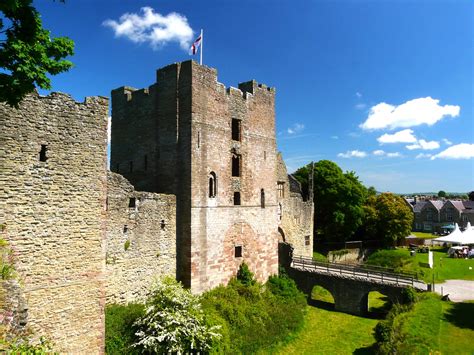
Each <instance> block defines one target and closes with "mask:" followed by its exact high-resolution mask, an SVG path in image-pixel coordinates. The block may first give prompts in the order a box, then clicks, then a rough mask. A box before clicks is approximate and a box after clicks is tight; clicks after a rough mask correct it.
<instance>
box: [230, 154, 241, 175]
mask: <svg viewBox="0 0 474 355" xmlns="http://www.w3.org/2000/svg"><path fill="white" fill-rule="evenodd" d="M232 176H237V177H239V176H240V155H237V154H233V155H232Z"/></svg>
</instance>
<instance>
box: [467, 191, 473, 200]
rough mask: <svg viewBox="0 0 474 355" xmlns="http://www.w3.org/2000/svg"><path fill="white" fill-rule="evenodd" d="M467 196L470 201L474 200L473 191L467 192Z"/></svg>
mask: <svg viewBox="0 0 474 355" xmlns="http://www.w3.org/2000/svg"><path fill="white" fill-rule="evenodd" d="M468 196H469V200H470V201H474V191H471V192H469V194H468Z"/></svg>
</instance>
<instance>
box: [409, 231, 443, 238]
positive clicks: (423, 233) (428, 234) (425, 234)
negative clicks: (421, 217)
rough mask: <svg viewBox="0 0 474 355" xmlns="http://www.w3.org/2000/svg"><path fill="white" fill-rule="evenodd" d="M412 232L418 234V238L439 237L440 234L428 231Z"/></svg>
mask: <svg viewBox="0 0 474 355" xmlns="http://www.w3.org/2000/svg"><path fill="white" fill-rule="evenodd" d="M411 234H413V235H415V236H417V237H418V238H423V239H432V238H438V236H436V235H433V234H431V233H426V232H411Z"/></svg>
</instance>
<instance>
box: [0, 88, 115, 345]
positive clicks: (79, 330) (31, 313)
mask: <svg viewBox="0 0 474 355" xmlns="http://www.w3.org/2000/svg"><path fill="white" fill-rule="evenodd" d="M107 113H108V100H107V99H106V98H101V97H89V98H86V100H85V102H84V103H78V102H75V101H74V100H73V99H72V98H71V97H70V96H68V95H65V94H60V93H53V94H51V95H49V96H47V97H41V96H39V95H38V94H36V93H34V94H31V95H29V96H28V97H26V98H25V99H24V100H23V101H22V103H21V104H20V107H19V109H12V108H10V107H8V106H6V105H3V104H2V105H0V126H1V127H2V129H1V130H0V161H1V169H0V186H1V190H0V194H1V196H0V201H2V206H1V211H2V216H1V219H2V220H1V221H0V223H2V224H5V226H6V230H7V232H8V234H7V235H8V237H7V239H8V242H9V243H10V246H11V248H12V250H13V251H14V254H15V260H16V264H15V267H16V269H17V271H18V276H19V278H20V279H21V281H22V284H23V287H24V290H23V291H24V297H25V299H26V303H27V307H28V324H27V326H28V327H29V328H30V329H31V330H32V331H33V333H34V334H35V336H36V337H39V336H45V337H47V338H49V339H50V340H51V341H52V342H53V343H54V347H55V349H56V350H57V351H60V352H68V353H80V352H82V353H90V354H95V353H101V352H103V348H104V303H105V283H104V269H105V252H104V238H105V224H104V222H105V198H106V146H107ZM40 158H46V159H45V160H46V161H40ZM43 160H44V159H43Z"/></svg>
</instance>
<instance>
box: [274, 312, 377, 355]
mask: <svg viewBox="0 0 474 355" xmlns="http://www.w3.org/2000/svg"><path fill="white" fill-rule="evenodd" d="M308 308H309V309H308V313H307V314H306V317H305V325H304V327H303V329H302V330H301V332H300V333H299V334H298V335H297V336H296V337H295V338H294V339H293V340H292V341H290V342H289V343H288V344H287V345H285V346H283V347H282V348H280V349H278V351H276V352H274V353H276V354H281V355H283V354H285V355H286V354H352V353H354V352H355V351H357V353H359V354H363V353H366V354H368V353H371V352H370V349H369V348H370V347H371V346H372V345H373V344H374V342H375V339H374V337H373V335H372V333H373V329H374V327H375V325H376V324H377V320H376V319H370V318H363V317H357V316H353V315H350V314H345V313H340V312H335V311H331V310H327V309H322V308H316V307H308Z"/></svg>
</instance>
